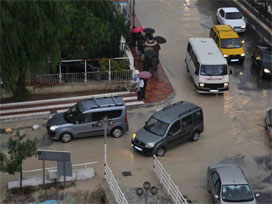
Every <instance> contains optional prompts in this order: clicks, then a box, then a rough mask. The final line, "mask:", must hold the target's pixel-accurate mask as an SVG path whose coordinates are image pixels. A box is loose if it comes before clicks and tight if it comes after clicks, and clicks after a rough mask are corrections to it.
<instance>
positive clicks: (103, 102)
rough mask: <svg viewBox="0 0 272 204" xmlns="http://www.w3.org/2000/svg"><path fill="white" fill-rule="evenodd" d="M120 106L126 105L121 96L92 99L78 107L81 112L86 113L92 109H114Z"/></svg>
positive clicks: (82, 102) (84, 101)
mask: <svg viewBox="0 0 272 204" xmlns="http://www.w3.org/2000/svg"><path fill="white" fill-rule="evenodd" d="M120 106H125V103H124V101H123V99H122V98H121V97H120V96H110V97H101V98H90V99H86V100H83V101H80V102H79V103H78V107H79V110H80V111H81V112H85V111H87V110H91V109H99V108H112V107H120Z"/></svg>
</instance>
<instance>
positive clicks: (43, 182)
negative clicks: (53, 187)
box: [42, 152, 45, 187]
mask: <svg viewBox="0 0 272 204" xmlns="http://www.w3.org/2000/svg"><path fill="white" fill-rule="evenodd" d="M42 155H43V156H42V157H43V187H45V160H44V152H42Z"/></svg>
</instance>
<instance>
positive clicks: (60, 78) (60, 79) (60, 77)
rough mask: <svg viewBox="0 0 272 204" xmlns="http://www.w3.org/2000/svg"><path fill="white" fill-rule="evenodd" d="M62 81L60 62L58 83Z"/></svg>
mask: <svg viewBox="0 0 272 204" xmlns="http://www.w3.org/2000/svg"><path fill="white" fill-rule="evenodd" d="M61 81H62V75H61V64H60V65H59V83H61Z"/></svg>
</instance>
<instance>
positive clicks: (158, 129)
mask: <svg viewBox="0 0 272 204" xmlns="http://www.w3.org/2000/svg"><path fill="white" fill-rule="evenodd" d="M168 126H169V124H168V123H165V122H163V121H161V120H158V119H156V118H153V117H151V118H150V119H149V120H148V121H147V122H146V124H145V126H144V129H145V130H146V131H148V132H151V133H153V134H155V135H158V136H164V135H165V132H166V130H167V128H168Z"/></svg>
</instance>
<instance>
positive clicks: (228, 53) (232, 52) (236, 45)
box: [210, 25, 245, 63]
mask: <svg viewBox="0 0 272 204" xmlns="http://www.w3.org/2000/svg"><path fill="white" fill-rule="evenodd" d="M210 37H211V38H212V39H213V40H214V42H215V43H216V45H217V46H218V47H219V50H220V51H221V53H222V55H223V56H224V57H225V58H226V59H227V60H228V61H229V62H240V63H243V62H244V59H245V51H244V48H243V47H244V42H243V41H241V39H240V37H239V35H238V34H237V33H236V32H234V30H233V28H232V27H231V26H229V25H213V26H212V27H211V29H210Z"/></svg>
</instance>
